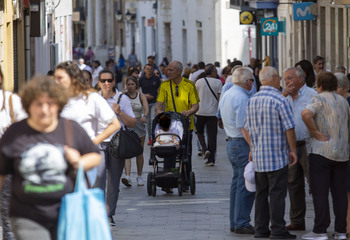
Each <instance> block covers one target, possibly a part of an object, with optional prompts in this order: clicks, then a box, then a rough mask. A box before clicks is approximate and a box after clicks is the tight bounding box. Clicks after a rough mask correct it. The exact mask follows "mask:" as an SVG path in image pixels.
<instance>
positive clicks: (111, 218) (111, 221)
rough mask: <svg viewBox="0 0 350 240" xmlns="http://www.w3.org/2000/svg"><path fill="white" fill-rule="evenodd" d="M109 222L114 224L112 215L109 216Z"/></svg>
mask: <svg viewBox="0 0 350 240" xmlns="http://www.w3.org/2000/svg"><path fill="white" fill-rule="evenodd" d="M109 224H110V225H111V226H112V227H114V226H115V225H116V224H115V222H114V219H113V217H112V216H111V217H109Z"/></svg>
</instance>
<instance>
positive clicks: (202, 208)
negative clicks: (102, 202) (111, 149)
mask: <svg viewBox="0 0 350 240" xmlns="http://www.w3.org/2000/svg"><path fill="white" fill-rule="evenodd" d="M225 138H226V135H225V132H224V131H223V130H221V129H219V133H218V149H217V150H218V151H217V160H216V165H215V167H206V166H205V165H204V163H205V161H206V160H204V159H203V158H202V157H198V156H197V147H196V143H195V141H196V138H195V137H194V138H193V146H194V147H193V157H192V164H193V171H194V172H195V174H196V181H197V184H196V187H197V189H196V194H195V195H191V194H190V193H184V194H183V196H182V197H179V196H178V194H177V189H174V193H173V194H166V193H164V192H162V191H161V190H160V188H157V195H156V196H155V197H152V196H148V195H147V190H146V185H147V184H146V179H147V174H148V172H150V171H152V168H151V167H150V166H149V165H148V159H149V147H148V146H147V145H146V144H145V153H144V156H145V165H144V173H143V179H144V181H145V186H143V187H140V186H136V176H137V173H136V163H135V160H134V159H133V160H132V178H133V186H132V187H131V188H126V187H124V185H122V186H121V191H120V195H119V196H120V197H119V202H118V206H117V210H116V215H115V221H116V226H115V227H112V233H113V236H114V239H118V240H119V239H120V240H123V239H133V240H134V239H135V240H136V239H169V240H172V239H254V237H253V236H252V235H238V234H234V233H231V232H230V227H229V191H230V184H231V178H232V168H231V165H230V163H229V161H228V158H227V154H226V141H225ZM288 212H289V200H288V197H287V200H286V215H285V220H286V222H287V224H288V223H289V215H288ZM331 212H332V210H331ZM306 215H307V217H306V231H299V232H294V234H297V236H298V239H300V238H301V235H303V234H305V233H307V232H309V231H311V229H312V226H313V216H314V213H313V208H312V199H311V198H310V197H307V214H306ZM251 218H252V222H251V224H252V225H254V221H253V219H254V207H253V211H252V214H251ZM330 229H333V223H332V226H331V227H330V228H329V230H330ZM329 235H330V233H329ZM330 236H331V235H330Z"/></svg>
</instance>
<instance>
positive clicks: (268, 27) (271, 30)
mask: <svg viewBox="0 0 350 240" xmlns="http://www.w3.org/2000/svg"><path fill="white" fill-rule="evenodd" d="M260 23H261V24H260V27H261V31H260V32H261V36H278V30H279V28H278V18H261V19H260Z"/></svg>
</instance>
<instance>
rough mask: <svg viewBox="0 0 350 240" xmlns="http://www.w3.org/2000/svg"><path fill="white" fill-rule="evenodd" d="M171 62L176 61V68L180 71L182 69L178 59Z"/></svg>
mask: <svg viewBox="0 0 350 240" xmlns="http://www.w3.org/2000/svg"><path fill="white" fill-rule="evenodd" d="M172 62H173V63H176V70H178V71H181V72H182V69H183V66H182V63H181V62H180V61H177V60H174V61H172Z"/></svg>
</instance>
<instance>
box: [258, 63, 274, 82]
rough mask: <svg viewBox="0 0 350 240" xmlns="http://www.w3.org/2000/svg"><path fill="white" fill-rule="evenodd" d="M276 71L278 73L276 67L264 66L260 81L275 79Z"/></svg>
mask: <svg viewBox="0 0 350 240" xmlns="http://www.w3.org/2000/svg"><path fill="white" fill-rule="evenodd" d="M275 73H277V74H278V72H277V70H276V69H275V68H274V67H269V66H267V67H264V68H263V69H261V71H260V73H259V79H260V82H267V81H271V80H273V75H275Z"/></svg>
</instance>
